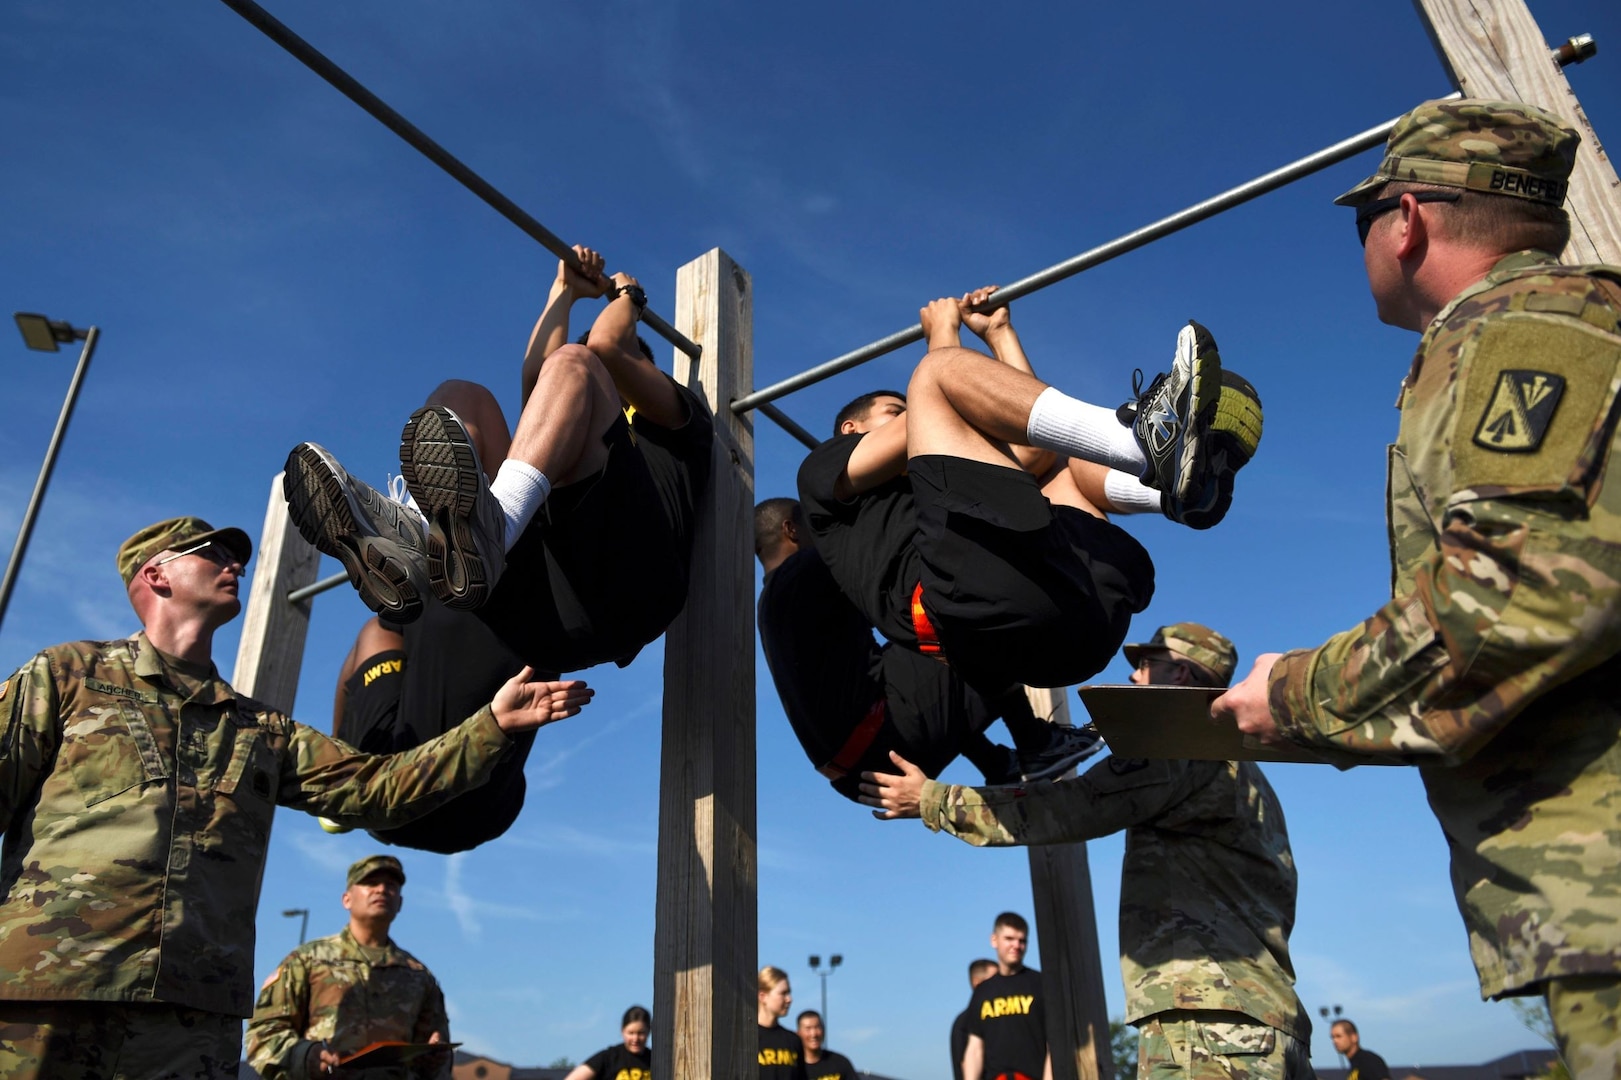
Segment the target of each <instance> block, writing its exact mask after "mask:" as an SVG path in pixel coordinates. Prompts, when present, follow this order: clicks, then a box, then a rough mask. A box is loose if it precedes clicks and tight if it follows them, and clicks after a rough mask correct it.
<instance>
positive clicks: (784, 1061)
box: [760, 1049, 799, 1065]
mask: <svg viewBox="0 0 1621 1080" xmlns="http://www.w3.org/2000/svg"><path fill="white" fill-rule="evenodd" d="M760 1064H761V1065H798V1064H799V1055H798V1054H796V1053H795V1052H794V1051H792V1050H770V1049H767V1050H761V1051H760Z"/></svg>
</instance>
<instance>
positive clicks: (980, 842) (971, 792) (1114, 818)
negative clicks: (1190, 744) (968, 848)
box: [920, 758, 1187, 847]
mask: <svg viewBox="0 0 1621 1080" xmlns="http://www.w3.org/2000/svg"><path fill="white" fill-rule="evenodd" d="M1181 764H1182V763H1181V762H1172V761H1133V760H1129V759H1125V758H1108V759H1105V760H1104V761H1102V762H1099V763H1098V764H1097V765H1094V766H1093V767H1092V768H1091V769H1089V770H1087V771H1086V773H1085V774H1084V775H1081V776H1078V777H1075V778H1074V779H1072V780H1056V781H1053V780H1049V781H1044V782H1042V783H1039V784H1030V785H1027V786H1017V787H985V788H972V787H963V786H962V785H960V784H942V783H940V782H939V781H936V780H929V781H925V782H924V785H923V793H922V797H921V800H920V810H921V813H922V817H923V824H925V825H927V826H928V827H929V829H930V830H932V831H934V832H941V831H944V832H948V833H950V834H951V835H952V836H955V837H956V838H957V839H959V840H963V841H965V842H967V843H970V844H973V845H974V846H975V847H1007V846H1011V845H1015V844H1062V843H1069V842H1072V841H1077V840H1093V839H1096V838H1097V837H1100V836H1108V835H1109V834H1111V833H1115V832H1119V831H1120V830H1121V829H1125V828H1129V827H1130V826H1132V825H1140V824H1144V823H1146V822H1149V821H1152V820H1154V819H1155V818H1156V817H1158V816H1159V815H1160V814H1162V813H1163V812H1164V811H1165V809H1166V807H1168V806H1170V805H1172V804H1174V803H1176V802H1177V801H1179V800H1180V799H1181V798H1183V797H1184V795H1185V794H1186V793H1185V791H1184V790H1183V788H1184V787H1185V786H1186V780H1187V771H1186V770H1185V769H1182V768H1180V765H1181Z"/></svg>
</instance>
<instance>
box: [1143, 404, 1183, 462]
mask: <svg viewBox="0 0 1621 1080" xmlns="http://www.w3.org/2000/svg"><path fill="white" fill-rule="evenodd" d="M1147 419H1148V438H1149V442H1150V443H1151V444H1152V446H1153V449H1154V452H1155V453H1159V452H1161V451H1163V450H1164V449H1165V448H1166V447H1168V446H1170V445H1171V444H1172V443H1173V442H1175V441H1176V433H1177V430H1178V429H1179V428H1180V427H1181V426H1182V418H1181V417H1179V416H1177V415H1176V409H1175V408H1173V407H1172V405H1171V403H1170V402H1169V401H1166V400H1164V399H1161V400H1160V402H1159V403H1158V404H1156V405H1155V406H1154V410H1153V411H1152V412H1150V413H1149V414H1148V418H1147Z"/></svg>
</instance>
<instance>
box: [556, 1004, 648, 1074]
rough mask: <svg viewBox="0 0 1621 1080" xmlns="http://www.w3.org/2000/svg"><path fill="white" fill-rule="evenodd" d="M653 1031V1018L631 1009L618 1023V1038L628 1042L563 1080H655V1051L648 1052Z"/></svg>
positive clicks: (601, 1053)
mask: <svg viewBox="0 0 1621 1080" xmlns="http://www.w3.org/2000/svg"><path fill="white" fill-rule="evenodd" d="M652 1029H653V1015H652V1014H651V1013H649V1012H648V1011H647V1010H646V1009H644V1008H642V1007H641V1006H640V1005H632V1006H631V1007H630V1008H628V1009H626V1010H625V1017H624V1019H622V1020H620V1021H619V1034H620V1035H621V1036H623V1037H624V1040H625V1041H624V1042H623V1043H622V1044H620V1045H619V1046H610V1047H608V1049H606V1050H602V1051H599V1052H598V1053H595V1054H592V1055H591V1056H590V1057H588V1058H586V1059H585V1064H583V1065H576V1066H574V1071H573V1072H571V1073H569V1074H568V1076H567V1077H565V1078H564V1080H653V1051H651V1050H649V1049H648V1048H647V1036H648V1033H649V1032H650V1031H652Z"/></svg>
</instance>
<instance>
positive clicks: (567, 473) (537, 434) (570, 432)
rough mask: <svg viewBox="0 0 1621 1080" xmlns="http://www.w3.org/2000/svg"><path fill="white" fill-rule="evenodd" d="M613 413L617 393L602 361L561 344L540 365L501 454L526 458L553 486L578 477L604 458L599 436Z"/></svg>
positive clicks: (616, 410)
mask: <svg viewBox="0 0 1621 1080" xmlns="http://www.w3.org/2000/svg"><path fill="white" fill-rule="evenodd" d="M619 412H620V407H619V392H618V391H617V390H616V389H614V382H613V379H612V378H611V377H610V376H609V375H608V371H607V369H606V368H604V367H603V366H602V361H600V360H598V359H597V357H596V355H595V354H594V353H592V352H591V350H589V349H587V348H586V347H585V346H583V345H564V346H563V347H562V348H561V349H558V350H557V351H556V352H554V353H552V354H551V355H550V356H548V357H547V358H546V361H545V363H544V364H542V365H541V368H540V374H539V376H538V377H537V378H536V380H535V389H534V390H533V391H532V392H531V393H530V395H529V401H528V403H527V404H525V405H524V409H523V415H522V416H520V417H519V418H518V431H517V434H516V435H514V436H513V438H512V442H511V447H510V449H508V450H507V451H506V453H505V454H504V455H503V457H510V458H516V459H517V460H519V461H523V462H525V463H527V464H528V465H530V466H531V467H533V468H535V469H538V470H539V471H540V472H542V473H544V474H545V475H546V477H547V478H548V479H549V480H551V482H552V483H553V484H554V485H556V486H559V487H560V486H562V485H564V484H568V483H571V482H572V481H575V480H582V479H584V478H585V477H587V476H590V475H592V474H593V473H596V472H598V471H600V470H601V469H602V467H603V466H604V465H606V464H607V463H608V448H607V447H606V446H605V445H603V442H602V437H603V436H604V435H606V434H607V432H608V428H609V427H610V426H611V425H612V424H613V422H614V419H615V418H616V417H617V416H618V415H619ZM497 460H499V459H497Z"/></svg>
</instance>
